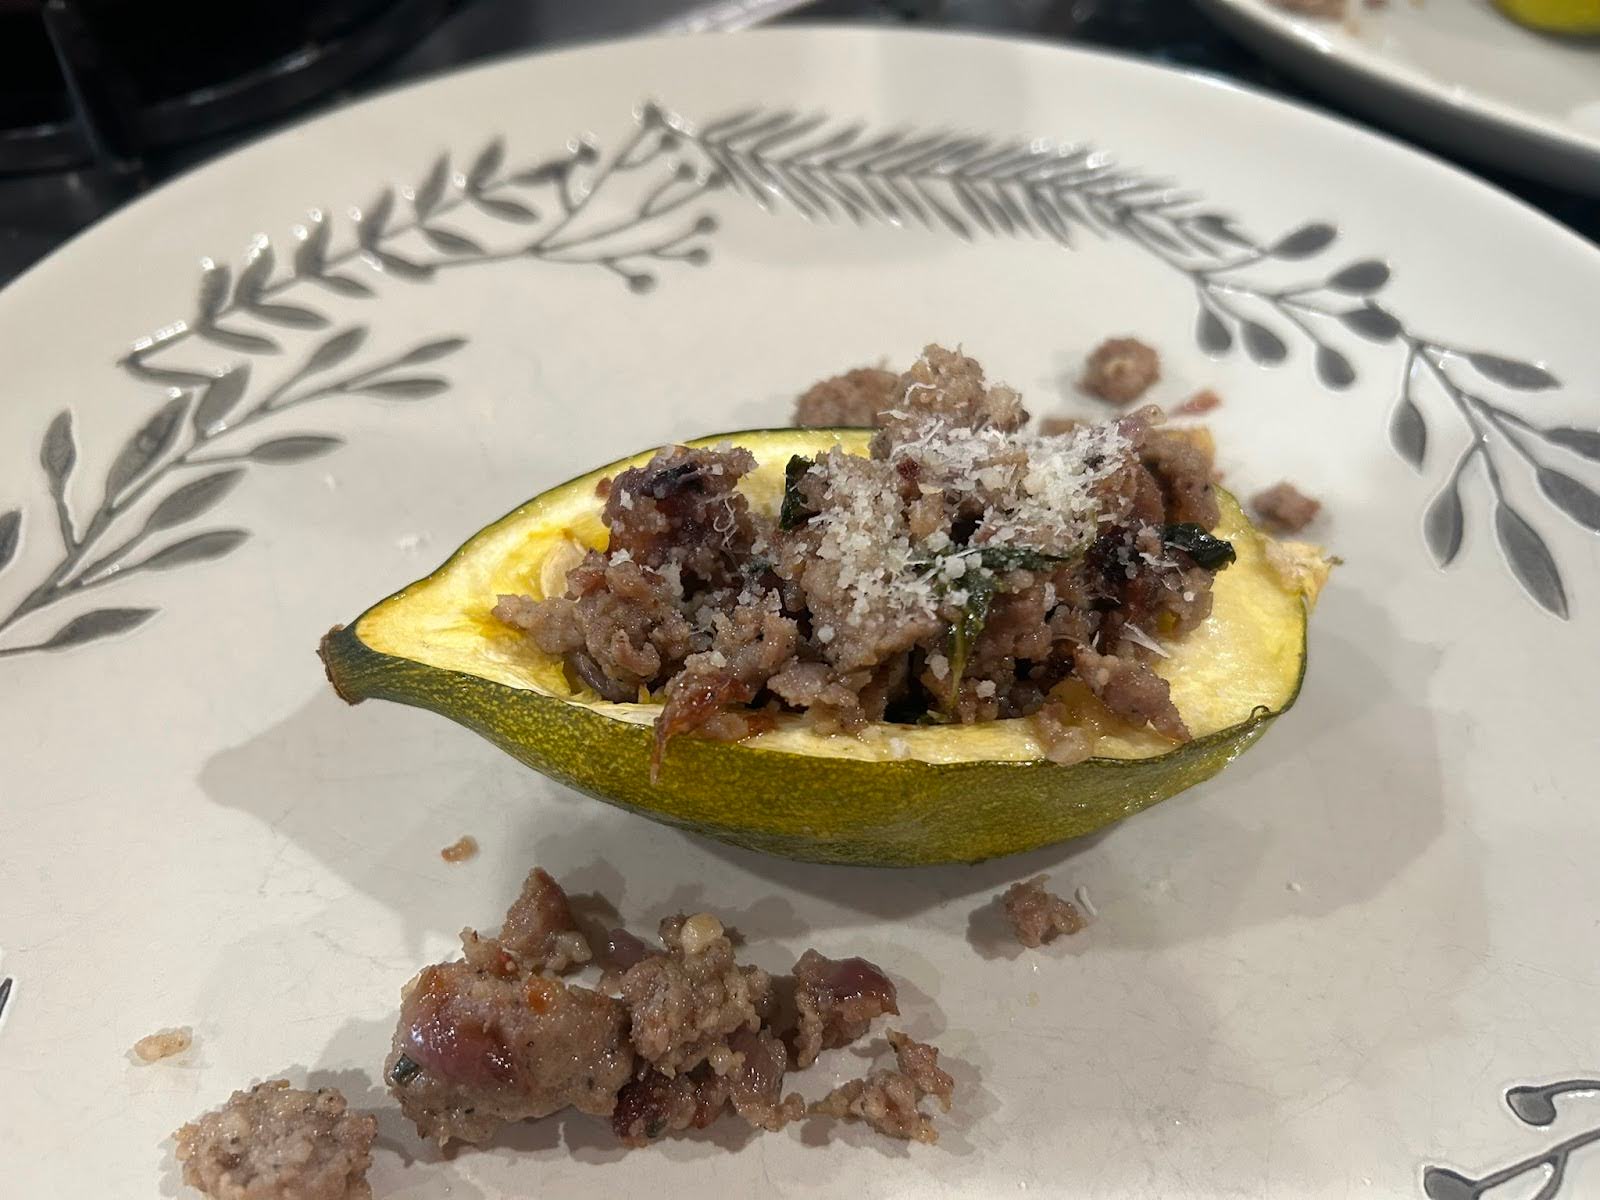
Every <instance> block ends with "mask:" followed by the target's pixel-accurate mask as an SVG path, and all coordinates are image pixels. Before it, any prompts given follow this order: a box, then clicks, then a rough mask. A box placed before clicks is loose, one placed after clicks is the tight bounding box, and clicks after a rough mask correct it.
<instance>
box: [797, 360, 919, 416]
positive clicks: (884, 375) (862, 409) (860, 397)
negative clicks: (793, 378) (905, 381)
mask: <svg viewBox="0 0 1600 1200" xmlns="http://www.w3.org/2000/svg"><path fill="white" fill-rule="evenodd" d="M899 384H900V376H898V375H896V374H895V373H894V372H893V371H884V370H881V369H880V368H877V367H860V368H858V369H856V370H854V371H846V372H845V373H844V374H843V375H835V376H834V377H833V378H831V379H824V380H821V381H819V382H817V383H814V384H812V385H811V386H810V387H809V388H807V389H806V391H805V393H804V395H802V396H801V397H800V399H799V400H797V401H795V406H794V423H795V424H796V425H798V426H800V427H801V428H802V429H832V428H836V427H840V426H843V427H850V426H855V427H858V428H863V429H864V428H868V427H870V426H873V425H876V424H878V414H879V413H881V412H883V410H884V409H886V408H892V407H893V406H894V400H895V396H896V394H897V392H898V390H899Z"/></svg>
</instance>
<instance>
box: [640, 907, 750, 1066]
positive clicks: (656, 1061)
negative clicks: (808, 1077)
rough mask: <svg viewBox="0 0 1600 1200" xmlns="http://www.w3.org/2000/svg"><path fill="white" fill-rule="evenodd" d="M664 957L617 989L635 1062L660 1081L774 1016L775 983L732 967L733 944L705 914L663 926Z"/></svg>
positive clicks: (642, 965) (648, 963)
mask: <svg viewBox="0 0 1600 1200" xmlns="http://www.w3.org/2000/svg"><path fill="white" fill-rule="evenodd" d="M661 941H662V944H663V945H665V946H666V948H667V953H666V954H662V955H657V956H654V957H651V958H646V959H644V960H643V961H641V962H639V963H637V964H636V965H634V966H633V967H630V968H629V969H628V970H627V972H626V973H624V974H623V976H622V981H621V984H620V987H621V991H622V999H623V1002H624V1003H625V1004H626V1005H627V1006H628V1011H629V1012H630V1013H631V1014H632V1026H631V1031H630V1037H631V1038H632V1041H633V1048H634V1050H635V1051H637V1053H638V1054H639V1056H640V1057H641V1058H643V1059H645V1060H646V1061H647V1062H649V1063H650V1064H651V1065H652V1066H654V1067H655V1069H656V1070H657V1071H659V1072H660V1073H661V1074H663V1075H667V1076H669V1077H670V1076H673V1075H677V1074H680V1073H682V1072H686V1071H690V1070H692V1069H693V1068H695V1067H697V1066H699V1065H700V1064H701V1063H703V1062H705V1061H706V1060H707V1059H708V1058H710V1057H711V1056H712V1055H713V1053H714V1052H715V1051H717V1050H719V1049H725V1048H726V1044H727V1039H728V1037H729V1036H730V1035H732V1034H734V1033H736V1032H738V1031H739V1030H741V1029H743V1030H749V1031H751V1032H754V1031H755V1030H758V1029H760V1028H761V1025H762V1022H763V1020H764V1019H765V1018H766V1017H767V1016H770V1015H771V1012H772V1000H773V997H772V980H771V979H770V978H769V977H768V975H767V973H766V972H765V971H763V970H761V968H759V967H741V966H740V965H739V964H738V963H736V962H734V960H733V944H732V943H731V942H730V941H729V940H728V937H727V934H726V932H725V931H724V930H723V928H722V922H720V921H718V920H717V918H716V917H714V916H712V915H711V914H710V913H698V914H696V915H695V916H692V917H669V918H667V919H666V920H665V921H663V922H662V923H661Z"/></svg>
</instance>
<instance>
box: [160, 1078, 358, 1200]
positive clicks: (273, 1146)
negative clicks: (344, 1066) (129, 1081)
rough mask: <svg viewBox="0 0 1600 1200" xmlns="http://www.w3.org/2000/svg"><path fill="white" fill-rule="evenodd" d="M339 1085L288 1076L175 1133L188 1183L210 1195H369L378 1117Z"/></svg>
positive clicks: (349, 1199)
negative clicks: (305, 1084)
mask: <svg viewBox="0 0 1600 1200" xmlns="http://www.w3.org/2000/svg"><path fill="white" fill-rule="evenodd" d="M347 1109H348V1104H347V1103H346V1101H345V1098H344V1096H343V1095H341V1094H340V1093H339V1091H338V1090H337V1089H335V1088H322V1089H320V1090H318V1091H315V1092H306V1091H300V1090H298V1089H295V1088H292V1087H290V1086H289V1082H288V1080H286V1079H274V1080H270V1081H268V1082H266V1083H259V1084H257V1085H256V1086H255V1087H253V1088H251V1089H250V1090H249V1091H248V1092H235V1093H234V1094H233V1095H232V1097H231V1098H230V1099H229V1100H228V1102H227V1103H226V1104H224V1105H223V1106H222V1107H221V1108H219V1109H217V1110H215V1111H214V1112H209V1113H206V1114H205V1115H204V1116H202V1117H199V1118H197V1119H196V1120H194V1121H191V1122H190V1123H189V1124H187V1125H185V1126H184V1127H183V1128H182V1129H180V1130H178V1132H177V1134H176V1135H175V1136H176V1138H177V1142H178V1150H177V1154H178V1161H179V1162H180V1163H182V1164H183V1181H184V1182H185V1183H187V1184H188V1185H189V1186H190V1187H193V1188H198V1189H199V1190H200V1191H201V1192H203V1193H204V1194H205V1195H207V1196H209V1197H211V1198H212V1200H371V1197H372V1189H371V1188H370V1187H369V1186H368V1185H367V1180H366V1175H367V1168H368V1167H370V1166H371V1165H372V1142H373V1139H374V1138H375V1137H377V1134H378V1122H377V1120H376V1119H375V1118H373V1117H370V1116H366V1115H363V1114H355V1113H351V1112H348V1111H347Z"/></svg>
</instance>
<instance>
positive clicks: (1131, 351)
mask: <svg viewBox="0 0 1600 1200" xmlns="http://www.w3.org/2000/svg"><path fill="white" fill-rule="evenodd" d="M1160 378H1161V356H1160V355H1158V354H1157V353H1156V352H1155V349H1154V348H1153V347H1151V346H1147V345H1145V344H1144V343H1143V342H1141V341H1140V340H1139V339H1138V338H1126V337H1124V338H1108V339H1107V340H1106V341H1103V342H1101V343H1100V344H1099V345H1098V346H1096V347H1095V348H1094V351H1093V353H1091V354H1090V355H1089V359H1088V361H1087V362H1086V363H1085V364H1084V369H1083V379H1082V380H1081V381H1080V383H1079V386H1080V387H1082V388H1083V390H1084V391H1086V392H1088V393H1089V394H1090V395H1091V396H1096V397H1098V398H1099V399H1101V400H1104V401H1106V402H1107V403H1108V404H1132V403H1133V402H1134V401H1135V400H1137V399H1138V398H1139V397H1140V396H1142V395H1144V394H1145V392H1147V391H1149V390H1150V385H1151V384H1153V383H1155V381H1156V380H1158V379H1160Z"/></svg>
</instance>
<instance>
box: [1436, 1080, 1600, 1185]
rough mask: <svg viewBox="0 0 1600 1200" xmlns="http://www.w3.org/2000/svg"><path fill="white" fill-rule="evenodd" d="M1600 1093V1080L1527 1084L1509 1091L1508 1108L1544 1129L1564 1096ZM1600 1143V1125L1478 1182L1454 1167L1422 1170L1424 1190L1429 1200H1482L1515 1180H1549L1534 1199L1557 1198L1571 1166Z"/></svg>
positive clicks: (1550, 1123)
mask: <svg viewBox="0 0 1600 1200" xmlns="http://www.w3.org/2000/svg"><path fill="white" fill-rule="evenodd" d="M1595 1092H1600V1079H1563V1080H1560V1081H1558V1082H1556V1083H1547V1084H1538V1085H1524V1086H1521V1087H1514V1088H1512V1089H1511V1090H1510V1091H1508V1092H1506V1097H1505V1099H1506V1106H1507V1107H1508V1108H1510V1109H1511V1112H1512V1115H1514V1116H1515V1117H1516V1118H1517V1120H1519V1121H1521V1122H1522V1123H1523V1124H1524V1125H1529V1126H1532V1127H1534V1128H1537V1129H1544V1128H1547V1127H1549V1126H1551V1125H1553V1124H1555V1121H1556V1117H1557V1116H1558V1115H1559V1113H1558V1112H1557V1111H1556V1100H1557V1098H1558V1097H1561V1096H1565V1095H1571V1094H1573V1093H1588V1094H1591V1095H1592V1094H1593V1093H1595ZM1596 1142H1600V1125H1596V1126H1595V1127H1594V1128H1592V1129H1587V1130H1584V1131H1583V1132H1581V1133H1577V1134H1574V1135H1572V1136H1571V1137H1568V1138H1566V1139H1564V1140H1563V1141H1560V1142H1557V1143H1556V1144H1555V1145H1553V1146H1551V1147H1549V1148H1548V1149H1546V1150H1543V1151H1540V1152H1539V1153H1537V1154H1533V1155H1530V1156H1528V1157H1527V1158H1524V1159H1520V1160H1518V1161H1517V1162H1514V1163H1511V1164H1510V1165H1509V1166H1505V1167H1502V1168H1500V1169H1499V1170H1497V1171H1491V1172H1490V1173H1489V1174H1487V1175H1484V1176H1483V1177H1482V1178H1479V1179H1473V1178H1471V1177H1470V1176H1467V1175H1463V1174H1461V1173H1460V1172H1459V1171H1453V1170H1451V1169H1450V1168H1448V1167H1427V1168H1425V1169H1424V1170H1423V1172H1422V1191H1423V1194H1424V1195H1426V1196H1427V1197H1428V1198H1429V1200H1481V1198H1482V1197H1483V1196H1484V1195H1485V1194H1487V1193H1488V1192H1490V1191H1492V1190H1493V1189H1495V1188H1498V1187H1501V1186H1503V1185H1504V1184H1508V1183H1511V1182H1513V1181H1514V1180H1527V1181H1528V1182H1530V1183H1531V1182H1532V1181H1533V1180H1535V1179H1537V1178H1539V1177H1540V1176H1542V1177H1543V1182H1542V1183H1541V1184H1540V1187H1539V1190H1538V1191H1537V1192H1535V1193H1534V1194H1533V1195H1532V1196H1531V1198H1530V1200H1554V1198H1555V1197H1556V1196H1558V1195H1560V1194H1561V1189H1562V1187H1563V1185H1564V1184H1565V1183H1566V1181H1567V1166H1568V1163H1569V1162H1570V1161H1571V1159H1572V1156H1573V1154H1575V1153H1576V1152H1577V1151H1579V1150H1581V1149H1583V1148H1584V1147H1585V1146H1589V1145H1593V1144H1594V1143H1596Z"/></svg>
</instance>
